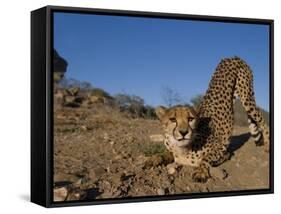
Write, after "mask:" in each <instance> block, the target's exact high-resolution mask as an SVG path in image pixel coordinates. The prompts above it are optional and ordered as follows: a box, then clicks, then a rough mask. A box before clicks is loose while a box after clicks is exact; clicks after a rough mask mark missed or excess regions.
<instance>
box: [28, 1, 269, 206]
mask: <svg viewBox="0 0 281 214" xmlns="http://www.w3.org/2000/svg"><path fill="white" fill-rule="evenodd" d="M54 12H64V13H87V14H100V15H113V16H127V17H150V18H163V19H188V20H198V21H212V22H225V23H249V24H262V25H268V26H269V27H270V44H269V48H270V51H269V53H270V56H269V57H270V78H269V79H270V96H269V97H270V136H271V147H270V176H269V178H270V188H269V189H263V190H244V191H228V192H210V193H192V194H182V195H170V196H147V197H137V198H123V199H102V200H96V201H71V202H53V198H52V197H53V192H52V186H53V94H52V88H53V78H52V77H53V76H52V70H53V65H52V63H51V62H52V58H53V52H52V49H53V13H54ZM273 70H274V21H273V20H269V19H249V18H237V17H219V16H202V15H187V14H172V13H157V12H144V11H125V10H108V9H92V8H78V7H61V6H46V7H43V8H40V9H38V10H34V11H32V12H31V201H32V202H34V203H36V204H39V205H42V206H44V207H61V206H76V205H93V204H112V203H127V202H144V201H159V200H171V199H173V200H175V199H189V198H207V197H222V196H223V197H224V196H238V195H253V194H267V193H273V192H274V139H273V137H274V99H273V97H274V86H273V83H274V77H273Z"/></svg>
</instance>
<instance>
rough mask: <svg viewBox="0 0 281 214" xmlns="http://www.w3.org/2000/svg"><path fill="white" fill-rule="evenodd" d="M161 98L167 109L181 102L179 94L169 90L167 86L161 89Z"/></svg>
mask: <svg viewBox="0 0 281 214" xmlns="http://www.w3.org/2000/svg"><path fill="white" fill-rule="evenodd" d="M162 98H163V101H164V103H165V104H166V105H167V106H168V107H171V106H173V105H175V104H178V103H180V102H181V98H180V95H179V93H178V92H176V91H175V90H173V89H172V88H170V87H169V86H165V87H163V88H162Z"/></svg>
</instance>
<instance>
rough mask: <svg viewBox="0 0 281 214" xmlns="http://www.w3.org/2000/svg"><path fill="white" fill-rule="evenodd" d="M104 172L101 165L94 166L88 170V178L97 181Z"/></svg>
mask: <svg viewBox="0 0 281 214" xmlns="http://www.w3.org/2000/svg"><path fill="white" fill-rule="evenodd" d="M105 173H106V170H105V169H104V168H102V167H96V168H92V169H90V170H89V173H88V178H89V179H91V180H93V181H97V180H98V179H99V178H100V177H101V176H102V175H104V174H105Z"/></svg>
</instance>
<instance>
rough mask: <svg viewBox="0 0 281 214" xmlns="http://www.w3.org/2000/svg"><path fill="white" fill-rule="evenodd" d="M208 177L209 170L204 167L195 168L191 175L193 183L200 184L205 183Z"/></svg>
mask: <svg viewBox="0 0 281 214" xmlns="http://www.w3.org/2000/svg"><path fill="white" fill-rule="evenodd" d="M210 177H211V176H210V173H209V169H208V168H206V167H197V168H195V169H194V171H193V174H192V179H193V181H195V182H200V183H205V182H206V181H207V180H208V178H210Z"/></svg>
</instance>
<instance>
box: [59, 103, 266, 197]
mask: <svg viewBox="0 0 281 214" xmlns="http://www.w3.org/2000/svg"><path fill="white" fill-rule="evenodd" d="M161 133H162V130H161V127H160V123H159V121H157V120H149V119H132V118H130V117H129V116H126V115H125V114H123V113H120V112H119V111H118V110H117V109H113V108H111V107H109V106H102V105H100V106H99V105H97V106H96V107H94V108H90V109H89V108H86V107H79V108H67V107H56V108H55V113H54V193H59V194H61V195H64V196H63V197H62V198H60V197H55V200H94V199H101V198H122V197H133V196H134V197H135V196H151V195H169V194H182V193H194V192H214V191H230V190H246V189H247V190H248V189H264V188H269V155H268V153H265V152H264V150H263V147H257V146H256V145H255V144H254V141H253V140H252V139H251V137H250V135H249V133H248V129H247V127H237V126H236V127H235V129H234V132H233V137H232V139H231V145H230V148H231V150H232V151H233V152H234V155H233V157H232V158H231V160H229V161H227V162H225V163H224V164H222V165H220V166H219V167H217V168H216V169H215V171H219V172H223V174H224V176H223V177H222V176H219V175H218V176H216V175H217V174H216V173H214V176H213V178H212V179H209V180H208V181H207V182H206V183H203V184H202V183H195V182H193V181H192V179H191V169H190V168H189V167H182V168H181V169H179V170H178V171H176V172H175V173H173V174H171V173H168V170H167V165H168V164H170V163H172V161H173V160H172V158H171V155H170V154H169V153H168V152H167V151H166V149H165V147H164V145H163V144H162V143H161V142H155V141H153V140H151V137H150V136H151V135H155V134H161ZM218 174H219V173H218ZM62 188H63V189H62ZM61 190H63V191H65V192H63V191H61ZM62 192H63V193H62Z"/></svg>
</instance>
